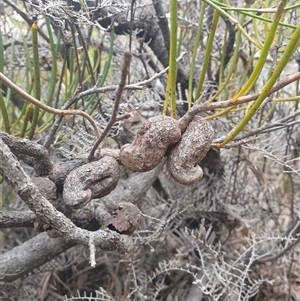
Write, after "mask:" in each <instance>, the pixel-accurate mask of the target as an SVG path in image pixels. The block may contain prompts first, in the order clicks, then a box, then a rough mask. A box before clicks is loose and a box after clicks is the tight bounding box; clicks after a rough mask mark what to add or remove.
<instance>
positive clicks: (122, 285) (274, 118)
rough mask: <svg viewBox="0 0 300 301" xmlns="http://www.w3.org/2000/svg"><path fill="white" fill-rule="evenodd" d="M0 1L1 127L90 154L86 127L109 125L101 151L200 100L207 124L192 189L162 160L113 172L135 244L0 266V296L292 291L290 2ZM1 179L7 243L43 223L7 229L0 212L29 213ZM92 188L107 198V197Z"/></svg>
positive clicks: (296, 188) (91, 138)
mask: <svg viewBox="0 0 300 301" xmlns="http://www.w3.org/2000/svg"><path fill="white" fill-rule="evenodd" d="M0 5H1V10H0V14H1V15H0V22H1V31H0V34H1V35H0V72H1V78H0V80H1V82H2V84H1V91H0V105H1V119H0V124H1V129H2V131H3V132H6V133H8V134H11V135H13V136H15V137H22V138H23V137H24V138H27V139H29V140H34V141H36V142H38V144H41V145H44V146H45V147H46V148H47V149H48V151H49V153H50V155H51V157H52V159H53V160H56V161H58V160H65V161H66V160H70V159H71V158H76V157H78V156H80V155H82V154H91V149H92V148H93V146H94V145H95V143H96V141H97V140H98V138H97V137H96V136H97V131H96V132H95V125H96V129H97V128H98V129H99V130H100V132H104V131H107V132H108V135H107V137H106V138H105V140H104V141H103V142H102V147H105V148H110V149H115V150H117V149H119V148H120V147H121V146H122V145H124V144H125V143H130V142H131V141H132V140H133V137H134V135H135V133H136V132H137V129H138V128H139V127H140V125H141V123H142V122H143V121H144V120H145V119H148V118H149V117H151V116H156V115H160V114H165V115H170V116H172V117H174V118H176V119H179V118H181V117H182V116H187V115H186V113H187V112H189V113H190V114H195V112H198V113H201V114H202V116H203V117H205V118H206V120H209V122H210V123H211V124H212V126H213V128H214V130H215V138H214V141H213V145H212V148H211V150H210V151H209V153H208V155H207V157H206V158H205V159H204V160H203V161H202V162H201V166H202V168H203V169H204V172H205V175H204V177H203V179H201V180H200V181H199V182H197V183H195V184H193V185H191V186H183V185H180V184H178V183H176V182H175V181H174V180H173V179H172V178H171V177H170V175H169V174H168V173H167V171H166V168H165V167H164V166H161V167H160V169H159V170H157V172H156V173H155V174H153V173H152V174H149V175H148V173H142V174H132V173H130V172H129V171H127V170H123V171H122V180H124V182H122V183H130V184H128V185H127V186H125V187H126V189H128V190H129V191H130V193H131V197H130V198H129V199H126V201H128V202H132V203H134V204H135V205H136V206H137V207H138V208H139V209H140V210H141V212H142V213H143V215H142V218H141V221H140V222H139V224H138V228H137V230H136V231H135V232H134V234H133V236H132V240H133V242H134V247H133V250H130V251H129V252H127V253H126V254H125V255H121V254H119V253H117V252H114V251H103V250H100V249H97V251H96V254H95V258H96V267H95V268H94V267H91V266H90V264H89V259H90V258H89V251H90V250H89V248H88V247H86V246H82V245H76V246H73V247H72V248H70V246H67V247H66V248H65V249H64V250H62V252H60V253H61V254H60V255H58V256H56V257H55V258H54V259H52V260H49V262H48V263H46V264H43V265H41V266H39V267H38V268H35V269H34V270H30V267H29V270H30V272H26V273H20V275H17V276H19V277H16V278H15V279H16V280H14V281H9V282H5V277H4V278H3V277H2V278H1V279H0V281H3V282H1V289H2V295H3V296H2V298H3V300H6V299H7V300H168V301H170V300H189V301H191V300H199V301H200V300H253V301H254V300H299V299H300V287H299V284H300V278H299V275H300V257H299V255H300V248H299V230H300V221H299V214H300V206H299V204H300V193H299V192H300V162H299V158H300V155H299V153H300V125H299V115H300V107H299V100H300V93H299V89H300V86H299V79H300V53H299V51H300V50H299V43H300V40H299V39H300V26H299V19H300V4H299V3H298V1H296V0H290V1H273V0H269V1H255V2H254V1H245V2H243V1H238V0H237V1H210V0H203V1H186V0H183V1H172V0H170V1H169V2H168V1H148V0H140V1H138V0H136V1H134V0H132V1H125V0H124V1H116V2H113V1H100V0H98V1H97V0H96V1H92V0H91V1H89V0H87V1H81V0H79V1H58V0H55V1H54V0H52V1H34V0H28V1H9V0H3V1H2V2H1V3H0ZM169 28H170V30H169ZM128 51H129V52H130V53H131V54H132V58H131V64H130V67H129V72H128V76H127V79H126V85H125V87H124V92H123V96H122V98H121V99H119V100H120V104H119V105H118V106H116V100H118V97H116V91H117V89H118V86H119V84H120V81H121V70H122V66H123V61H124V52H128ZM168 67H169V70H168V69H167V68H168ZM13 83H14V84H15V85H16V87H15V86H13ZM22 91H23V92H26V93H27V94H25V93H23V94H22ZM28 95H31V96H33V97H34V99H35V100H39V101H40V102H33V100H32V99H31V98H30V97H29V96H28ZM62 110H73V111H72V112H71V111H68V112H66V111H62ZM75 110H77V111H75ZM78 111H81V112H85V113H86V115H87V116H86V115H85V114H83V113H79V112H78ZM113 114H116V116H115V118H114V119H112V118H111V116H113ZM91 121H92V123H91ZM112 121H113V122H112ZM93 122H94V123H93ZM98 134H99V133H98ZM26 163H27V164H25V163H24V164H23V166H24V168H25V169H26V171H27V172H28V174H31V173H32V170H31V169H30V168H29V167H28V162H26ZM29 165H30V164H29ZM134 176H136V178H134ZM144 179H145V181H148V182H147V183H150V184H149V185H145V186H143V183H144V182H143V180H144ZM1 181H3V179H2V178H1ZM130 185H131V186H130ZM1 189H2V200H1V202H2V203H1V204H2V212H1V214H2V215H1V216H0V217H1V219H2V221H1V223H0V225H1V228H2V230H3V231H2V232H1V234H0V235H1V239H2V253H3V254H4V253H6V254H9V253H8V252H9V251H10V250H12V249H13V247H16V246H21V247H22V244H23V243H24V242H25V241H30V239H33V238H35V237H38V235H41V234H37V232H36V230H33V229H32V228H33V220H34V216H32V215H29V216H28V217H27V219H26V220H27V224H26V225H27V226H26V227H24V224H23V225H22V227H17V228H16V227H13V226H14V225H13V223H12V224H10V226H9V227H8V224H7V223H5V219H4V217H5V216H6V214H7V212H9V213H11V214H12V215H11V216H12V217H14V216H15V215H16V214H17V215H19V216H21V215H22V212H23V213H24V214H25V213H28V212H29V210H28V208H27V206H26V205H25V204H24V203H23V202H22V200H21V199H20V198H19V197H18V196H17V194H15V193H14V192H13V190H12V188H11V187H10V186H9V185H7V184H6V183H5V181H4V182H3V183H2V184H1ZM122 189H123V195H125V194H124V189H125V188H124V187H123V188H122ZM120 191H121V192H120V193H121V194H122V190H120ZM136 191H139V192H138V193H137V192H136ZM101 201H102V202H103V204H104V205H105V206H106V207H107V208H108V207H109V204H108V202H109V198H108V199H105V198H103V199H101ZM101 201H100V202H101ZM107 210H108V209H107ZM28 214H29V213H28ZM24 218H25V217H24ZM11 220H12V221H13V218H12V219H11ZM25 251H27V252H28V249H26V248H25V246H24V258H25V257H26V252H25ZM63 251H64V252H63ZM1 274H3V273H2V272H1ZM16 274H17V272H16ZM74 296H76V297H74ZM80 296H81V297H80ZM87 296H89V297H87Z"/></svg>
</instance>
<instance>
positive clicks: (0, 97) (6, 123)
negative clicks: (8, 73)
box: [0, 90, 10, 134]
mask: <svg viewBox="0 0 300 301" xmlns="http://www.w3.org/2000/svg"><path fill="white" fill-rule="evenodd" d="M0 110H1V114H2V118H3V123H4V130H5V132H6V133H8V134H10V122H9V118H8V114H7V109H6V105H5V101H4V99H3V95H2V91H1V90H0ZM0 126H2V125H1V124H0Z"/></svg>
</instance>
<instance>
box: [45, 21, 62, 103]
mask: <svg viewBox="0 0 300 301" xmlns="http://www.w3.org/2000/svg"><path fill="white" fill-rule="evenodd" d="M46 25H47V30H48V35H49V40H50V48H51V54H52V65H51V77H50V82H49V85H48V94H47V102H46V103H47V104H48V105H49V104H51V102H52V100H53V95H54V91H55V86H56V77H57V59H58V51H59V46H60V38H61V33H60V31H59V32H58V34H57V41H56V45H55V43H54V39H53V34H52V28H51V25H50V21H49V19H48V17H46Z"/></svg>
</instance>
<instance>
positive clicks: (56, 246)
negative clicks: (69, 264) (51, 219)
mask: <svg viewBox="0 0 300 301" xmlns="http://www.w3.org/2000/svg"><path fill="white" fill-rule="evenodd" d="M75 244H76V243H75V242H66V241H65V240H64V239H63V238H57V239H51V238H50V237H48V236H47V234H46V233H40V234H38V235H37V236H35V237H33V238H31V239H29V240H27V241H26V242H24V243H23V244H21V245H20V246H17V247H15V248H13V249H12V250H10V251H8V252H6V253H4V254H2V255H1V258H0V281H5V282H10V281H13V280H15V279H17V278H19V277H20V276H22V275H25V274H27V273H28V272H30V271H32V270H33V269H35V268H38V267H40V266H41V265H43V264H45V263H46V262H48V261H49V260H51V259H52V258H55V257H56V256H58V255H59V254H60V253H62V252H64V251H66V250H68V249H69V248H71V247H72V246H74V245H75Z"/></svg>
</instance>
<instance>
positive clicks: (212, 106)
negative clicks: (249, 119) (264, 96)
mask: <svg viewBox="0 0 300 301" xmlns="http://www.w3.org/2000/svg"><path fill="white" fill-rule="evenodd" d="M299 79H300V72H297V73H295V74H293V75H291V76H289V77H286V78H284V79H282V80H280V81H279V82H277V84H275V85H274V86H273V88H272V89H271V90H270V93H269V95H272V94H273V93H274V92H276V91H278V90H280V89H282V88H283V87H285V86H287V85H289V84H291V83H293V82H295V81H297V80H299ZM259 95H260V93H255V94H251V95H247V96H242V97H239V98H238V99H237V101H236V103H235V104H234V106H236V105H239V104H243V103H247V102H250V101H253V100H255V99H257V98H258V97H259ZM269 95H268V96H269ZM228 107H233V105H232V99H227V100H224V101H221V102H214V103H203V104H200V105H195V106H193V107H192V108H191V109H190V110H188V111H187V112H186V114H185V115H184V116H183V117H181V118H180V119H179V126H180V129H181V131H182V132H184V131H185V129H186V127H187V126H188V124H189V123H190V122H191V121H192V120H193V118H194V116H195V115H197V114H198V113H200V112H207V111H213V110H216V109H222V108H223V109H224V108H228Z"/></svg>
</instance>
